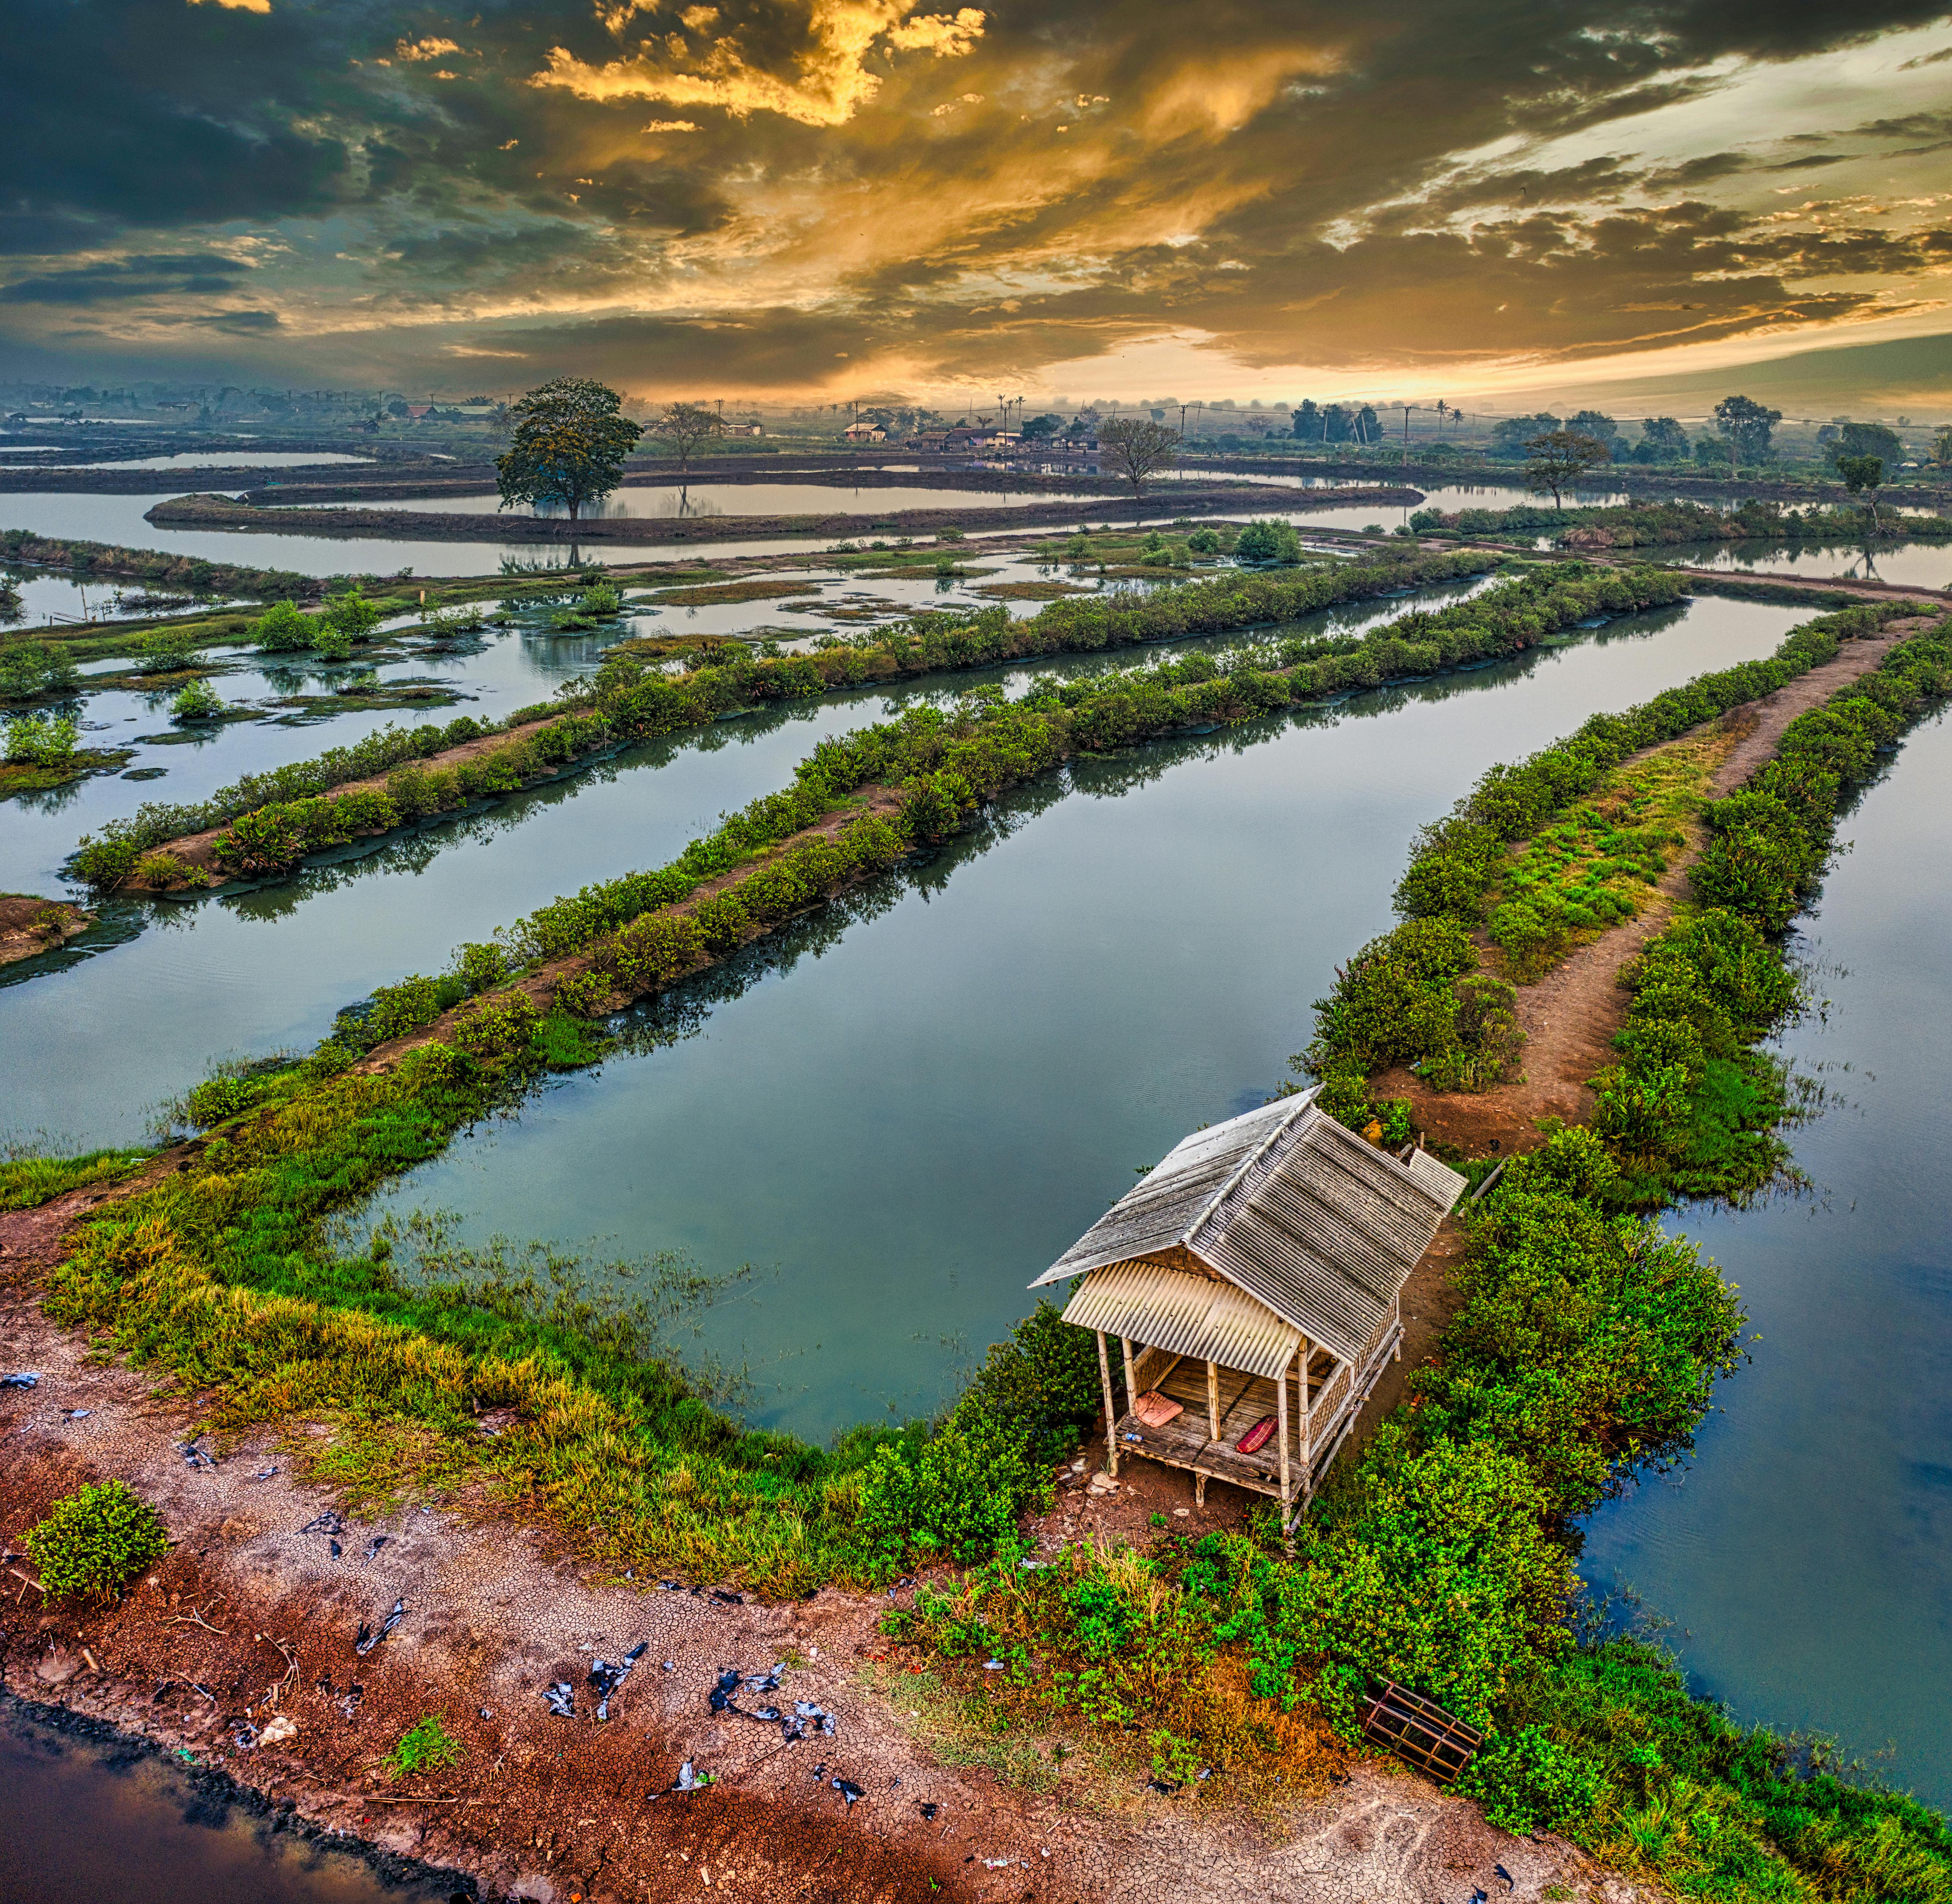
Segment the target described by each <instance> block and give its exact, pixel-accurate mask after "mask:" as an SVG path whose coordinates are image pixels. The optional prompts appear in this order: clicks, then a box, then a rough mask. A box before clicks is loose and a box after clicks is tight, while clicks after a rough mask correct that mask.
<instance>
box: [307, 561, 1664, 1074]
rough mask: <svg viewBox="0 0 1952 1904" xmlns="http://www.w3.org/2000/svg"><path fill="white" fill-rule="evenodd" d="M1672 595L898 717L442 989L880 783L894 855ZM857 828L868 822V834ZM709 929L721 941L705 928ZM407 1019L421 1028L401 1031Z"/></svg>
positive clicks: (501, 973) (567, 901)
mask: <svg viewBox="0 0 1952 1904" xmlns="http://www.w3.org/2000/svg"><path fill="white" fill-rule="evenodd" d="M1675 593H1676V585H1675V581H1674V579H1673V578H1672V576H1671V575H1669V574H1668V573H1667V572H1666V571H1664V570H1661V569H1653V568H1650V569H1635V570H1633V571H1630V572H1621V571H1616V570H1613V569H1587V568H1583V567H1581V568H1573V567H1571V566H1568V567H1566V568H1556V569H1553V570H1549V571H1544V572H1539V573H1538V574H1534V575H1526V576H1524V577H1521V578H1518V579H1516V580H1515V581H1509V582H1506V583H1504V584H1501V585H1500V586H1499V587H1496V588H1494V589H1492V590H1487V592H1486V593H1484V594H1482V595H1480V596H1478V597H1474V598H1473V599H1472V600H1470V601H1469V602H1464V603H1459V604H1457V605H1456V606H1455V607H1453V608H1450V609H1444V610H1442V611H1440V612H1437V613H1434V614H1431V615H1427V616H1425V617H1424V618H1422V620H1423V632H1424V633H1425V636H1426V638H1425V640H1422V641H1420V642H1418V643H1415V644H1409V643H1401V642H1400V641H1398V640H1397V638H1396V637H1395V636H1394V625H1392V627H1391V628H1390V629H1388V630H1384V631H1377V632H1376V633H1375V634H1372V636H1370V637H1369V638H1368V639H1367V640H1363V641H1360V642H1358V643H1356V644H1355V645H1354V646H1353V647H1352V648H1351V650H1350V652H1349V653H1347V654H1341V653H1336V654H1331V655H1328V656H1324V657H1322V658H1321V659H1315V660H1312V661H1300V662H1294V663H1292V664H1291V665H1290V666H1289V667H1288V668H1287V669H1286V670H1285V671H1283V670H1281V669H1279V668H1278V667H1274V668H1264V667H1261V666H1257V665H1254V662H1255V660H1256V659H1261V660H1265V661H1271V662H1277V663H1278V662H1280V661H1281V659H1283V658H1284V652H1283V651H1284V650H1285V649H1286V648H1287V647H1288V646H1289V645H1290V644H1278V646H1277V647H1271V648H1269V649H1268V650H1266V651H1265V652H1264V653H1262V654H1260V655H1259V656H1256V657H1250V658H1248V659H1243V661H1242V662H1240V665H1237V666H1236V667H1234V668H1233V669H1230V670H1229V671H1228V672H1225V673H1222V672H1221V671H1220V669H1219V667H1218V664H1217V663H1216V662H1215V661H1214V660H1213V659H1212V657H1210V656H1206V655H1204V654H1199V655H1193V656H1186V657H1184V658H1183V659H1178V660H1172V661H1167V662H1163V663H1162V664H1161V665H1156V666H1153V667H1150V668H1145V669H1135V670H1133V671H1131V672H1127V673H1125V674H1123V675H1112V676H1110V677H1105V676H1100V677H1096V678H1090V679H1087V680H1083V681H1069V682H1064V683H1059V682H1057V681H1052V680H1049V679H1046V680H1043V681H1039V682H1037V683H1035V684H1033V686H1032V688H1031V691H1030V692H1028V694H1025V695H1024V697H1023V698H1022V699H1021V700H1018V701H1014V702H1006V701H1005V700H1003V698H1002V696H1001V694H1000V691H996V690H994V689H986V690H984V691H981V692H980V693H978V694H974V695H971V696H966V697H964V700H963V703H962V706H960V707H959V709H958V710H957V711H956V712H954V713H949V712H945V711H944V710H943V709H940V708H937V707H933V706H930V707H917V708H912V709H909V710H908V711H907V712H906V713H904V714H903V715H902V716H900V717H899V719H896V720H893V721H888V722H881V723H878V724H877V725H872V726H869V727H866V728H859V729H857V730H856V731H854V732H853V733H852V734H844V735H841V736H838V737H836V738H834V739H832V740H829V741H822V742H821V744H819V745H818V747H815V749H814V750H813V752H812V754H810V755H809V756H808V758H807V759H805V760H803V761H802V763H800V764H799V767H798V768H797V769H796V770H795V778H794V784H793V786H792V787H791V788H788V789H787V790H786V791H783V792H780V793H777V794H768V795H765V797H762V798H761V799H759V800H755V801H753V802H752V803H751V804H750V805H749V806H746V807H745V808H744V809H743V810H741V811H740V812H739V813H734V814H732V815H730V816H727V818H726V819H724V821H723V822H721V825H719V827H718V828H717V830H716V831H714V832H712V834H710V835H707V836H706V837H705V838H703V839H700V840H696V841H693V842H692V844H690V846H688V847H686V849H685V850H684V852H683V853H680V855H679V856H678V857H677V859H676V860H673V861H672V862H671V863H670V864H669V865H668V866H662V867H659V868H658V869H655V870H653V871H649V872H628V873H624V874H621V875H618V876H617V877H615V878H612V879H608V880H604V881H601V882H596V883H595V884H593V885H588V886H586V887H584V888H583V890H582V891H580V892H579V893H577V894H574V896H573V897H563V898H559V899H556V900H552V901H551V902H550V903H549V904H548V905H546V906H543V907H539V908H537V910H536V911H534V912H533V913H529V914H528V915H527V916H526V917H524V918H523V919H518V920H517V921H516V922H514V923H513V924H512V925H508V926H506V927H503V928H501V929H498V931H497V932H496V935H495V938H494V939H493V941H481V942H477V943H475V944H470V945H465V946H463V947H461V948H460V949H459V950H458V951H457V953H456V954H455V972H454V974H453V975H450V979H449V981H447V983H448V984H449V986H450V988H451V987H452V985H453V983H454V982H455V979H457V978H458V979H459V980H460V981H461V982H462V985H463V991H462V993H461V994H460V995H465V992H467V991H478V990H480V989H481V988H483V987H484V986H492V985H499V984H500V983H501V982H502V981H503V980H504V979H505V978H506V977H507V976H508V974H509V973H510V972H515V971H518V970H520V969H524V968H525V967H527V966H532V965H534V964H536V963H540V962H542V961H544V960H553V959H561V958H565V957H569V956H571V955H572V954H577V953H580V952H583V951H584V950H587V949H588V948H589V947H592V946H593V945H594V944H596V941H599V939H602V938H604V937H605V935H609V934H612V933H614V932H617V931H618V929H620V928H621V927H624V926H626V925H629V924H630V922H632V921H633V920H635V919H640V917H642V916H644V915H646V914H647V913H655V912H658V911H660V910H662V909H663V908H665V907H671V906H673V905H675V904H677V903H680V902H682V901H684V900H687V899H688V898H689V897H690V895H691V894H693V892H695V891H696V889H697V888H698V887H699V885H702V884H704V883H705V882H707V881H709V880H712V879H715V878H718V877H720V876H721V875H724V874H725V873H727V872H731V871H733V870H734V869H736V868H737V867H740V866H744V865H746V864H749V863H751V862H752V860H755V858H757V857H759V856H761V855H762V854H765V853H768V852H770V851H771V850H772V849H773V848H774V847H777V846H778V845H779V844H780V843H781V842H782V841H785V840H787V839H788V838H791V837H792V836H793V835H795V834H796V833H799V832H802V831H804V830H805V829H806V828H808V827H809V826H812V825H814V824H815V822H818V821H819V820H821V819H823V818H824V817H825V816H827V815H828V814H829V813H832V812H834V810H836V809H837V807H840V806H842V805H843V804H844V803H846V802H848V801H849V800H850V799H852V798H853V797H855V796H856V795H857V794H859V792H860V791H861V790H862V789H863V788H866V787H868V786H871V785H875V784H880V785H883V786H887V787H891V788H899V790H900V799H901V810H900V816H899V832H900V835H901V836H902V838H901V840H900V844H899V847H897V848H896V849H895V850H907V849H908V848H909V847H911V846H915V845H925V844H928V843H929V842H931V841H934V840H937V839H940V838H942V837H943V836H944V835H946V834H947V833H948V832H949V831H952V830H953V828H955V827H956V826H957V825H959V824H960V823H961V822H962V819H964V817H965V816H966V815H967V813H968V811H969V810H970V809H971V807H972V806H974V805H975V804H976V803H977V802H978V801H980V800H993V799H994V798H995V797H996V796H997V795H998V794H1000V793H1002V792H1003V791H1006V790H1007V789H1008V788H1011V787H1013V786H1016V785H1018V784H1021V783H1022V782H1023V781H1027V780H1029V779H1031V778H1033V777H1034V776H1035V775H1038V774H1040V773H1043V772H1047V771H1048V770H1049V769H1050V768H1052V767H1053V766H1056V765H1057V764H1058V763H1059V762H1061V761H1062V760H1064V759H1066V758H1068V756H1071V754H1073V753H1078V752H1080V751H1087V752H1097V751H1103V750H1109V749H1111V748H1114V747H1125V746H1129V745H1131V744H1134V743H1136V742H1138V741H1144V740H1148V739H1150V738H1153V737H1155V736H1156V735H1159V734H1166V733H1171V732H1173V731H1177V730H1181V729H1184V728H1197V727H1201V726H1206V725H1212V724H1214V723H1216V722H1226V721H1236V720H1243V719H1250V718H1252V717H1253V716H1256V715H1258V714H1262V713H1265V712H1270V711H1272V710H1273V709H1278V708H1281V707H1284V706H1289V705H1290V704H1291V703H1293V702H1294V701H1296V700H1301V699H1303V698H1306V697H1309V696H1310V695H1312V694H1315V693H1319V692H1320V691H1322V690H1321V687H1320V684H1321V683H1322V681H1323V679H1324V677H1325V675H1328V674H1330V673H1331V672H1333V673H1334V676H1335V679H1336V681H1337V684H1338V685H1347V686H1350V687H1353V686H1354V685H1356V677H1361V678H1364V679H1367V678H1371V677H1375V676H1377V672H1378V669H1380V668H1382V667H1384V666H1388V667H1391V668H1394V667H1395V666H1397V664H1398V663H1399V662H1401V663H1403V671H1404V672H1409V671H1412V670H1415V671H1417V672H1422V671H1424V670H1426V669H1429V668H1431V667H1434V666H1436V665H1441V663H1440V662H1439V660H1438V659H1437V657H1440V656H1450V657H1453V658H1457V659H1463V658H1470V659H1478V658H1481V657H1483V656H1486V655H1487V654H1496V653H1513V652H1516V651H1518V650H1521V649H1522V648H1524V647H1528V646H1529V645H1531V644H1532V643H1533V642H1534V641H1536V640H1539V639H1541V637H1543V636H1544V635H1547V634H1551V633H1553V632H1554V631H1556V630H1558V629H1559V628H1566V627H1569V626H1571V625H1573V624H1575V623H1577V622H1583V621H1587V620H1590V619H1591V618H1592V617H1593V615H1595V614H1596V613H1600V612H1628V611H1630V610H1631V609H1639V608H1645V607H1649V606H1659V605H1662V604H1664V603H1668V602H1669V601H1672V600H1674V599H1675ZM1294 645H1295V646H1297V647H1302V648H1303V649H1304V650H1307V648H1308V644H1294ZM1309 651H1311V652H1312V650H1309ZM860 824H861V822H856V828H858V827H859V825H860ZM849 876H850V877H851V876H852V875H849ZM709 903H710V904H712V906H714V907H718V913H716V914H715V915H714V917H720V916H723V915H724V912H725V910H726V909H725V908H724V907H722V906H720V904H719V902H718V901H716V900H715V901H712V902H709ZM700 929H701V930H705V929H709V925H708V922H706V921H705V919H703V917H702V916H701V922H700ZM660 930H661V931H677V930H679V928H677V926H676V925H668V926H666V927H662V928H660ZM684 930H686V931H687V932H688V931H689V930H690V928H686V929H684ZM738 936H739V935H737V934H732V935H730V936H729V937H726V938H725V941H724V942H725V943H726V944H734V943H737V938H738ZM604 956H605V957H608V956H609V954H608V952H606V953H605V955H604ZM674 969H682V967H674ZM619 975H620V977H622V978H624V982H625V983H626V985H627V987H628V988H630V989H633V990H636V989H640V988H641V985H640V982H639V980H638V979H637V977H636V976H635V975H627V974H624V973H622V972H621V971H620V973H619ZM436 989H437V985H436V981H435V980H433V979H425V978H420V977H416V978H414V979H408V980H405V981H403V982H402V984H401V985H394V986H386V987H382V988H380V991H377V993H376V994H374V1001H375V1002H374V1006H373V1007H372V1013H371V1015H369V1016H368V1017H367V1018H365V1019H364V1020H363V1021H360V1022H352V1021H349V1022H348V1023H347V1025H346V1030H345V1032H344V1034H343V1035H346V1037H349V1038H358V1037H361V1036H364V1035H365V1032H366V1030H370V1029H371V1028H372V1027H373V1026H374V1025H375V1024H378V1025H384V1026H393V1027H395V1028H396V1029H392V1030H389V1031H387V1032H385V1033H384V1034H383V1035H384V1036H387V1037H392V1036H396V1035H399V1032H402V1031H404V1030H406V1029H411V1028H412V1026H415V1025H422V1024H429V1023H431V1022H433V1020H434V1019H435V1018H436V1017H437V1016H440V1011H441V1010H446V1009H449V1008H450V1007H451V1004H452V1000H451V999H450V1000H449V1001H448V1002H447V1003H446V1004H442V1005H440V1007H439V1009H436V1007H435V1006H434V1004H433V1000H434V999H435V997H436ZM582 995H583V994H581V993H573V994H571V996H572V997H580V996H582ZM402 1012H405V1013H411V1014H413V1016H411V1017H410V1018H409V1019H406V1020H404V1021H403V1020H402V1019H401V1017H400V1016H399V1014H400V1013H402ZM362 1024H363V1026H364V1028H365V1030H362V1029H361V1025H362ZM378 1041H380V1039H379V1038H377V1037H374V1038H371V1039H369V1042H378Z"/></svg>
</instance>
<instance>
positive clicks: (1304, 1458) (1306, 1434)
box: [1296, 1336, 1315, 1495]
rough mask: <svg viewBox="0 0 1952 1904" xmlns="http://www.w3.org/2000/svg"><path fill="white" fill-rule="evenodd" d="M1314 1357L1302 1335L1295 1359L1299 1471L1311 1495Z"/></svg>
mask: <svg viewBox="0 0 1952 1904" xmlns="http://www.w3.org/2000/svg"><path fill="white" fill-rule="evenodd" d="M1314 1359H1315V1350H1314V1348H1313V1346H1312V1345H1311V1344H1310V1342H1309V1339H1308V1338H1307V1337H1306V1336H1303V1337H1302V1339H1301V1347H1300V1348H1299V1349H1298V1350H1297V1351H1296V1360H1297V1362H1298V1364H1300V1369H1301V1471H1302V1473H1303V1474H1304V1475H1305V1476H1306V1477H1308V1478H1307V1479H1306V1480H1305V1481H1304V1482H1303V1486H1304V1487H1305V1488H1306V1489H1307V1491H1308V1492H1309V1494H1310V1495H1312V1494H1313V1493H1314V1492H1315V1487H1314V1479H1315V1462H1314V1459H1313V1457H1314V1454H1315V1442H1314V1439H1313V1436H1314V1427H1315V1424H1314V1423H1313V1422H1312V1421H1311V1420H1309V1408H1308V1365H1309V1363H1310V1362H1311V1361H1313V1360H1314Z"/></svg>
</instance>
